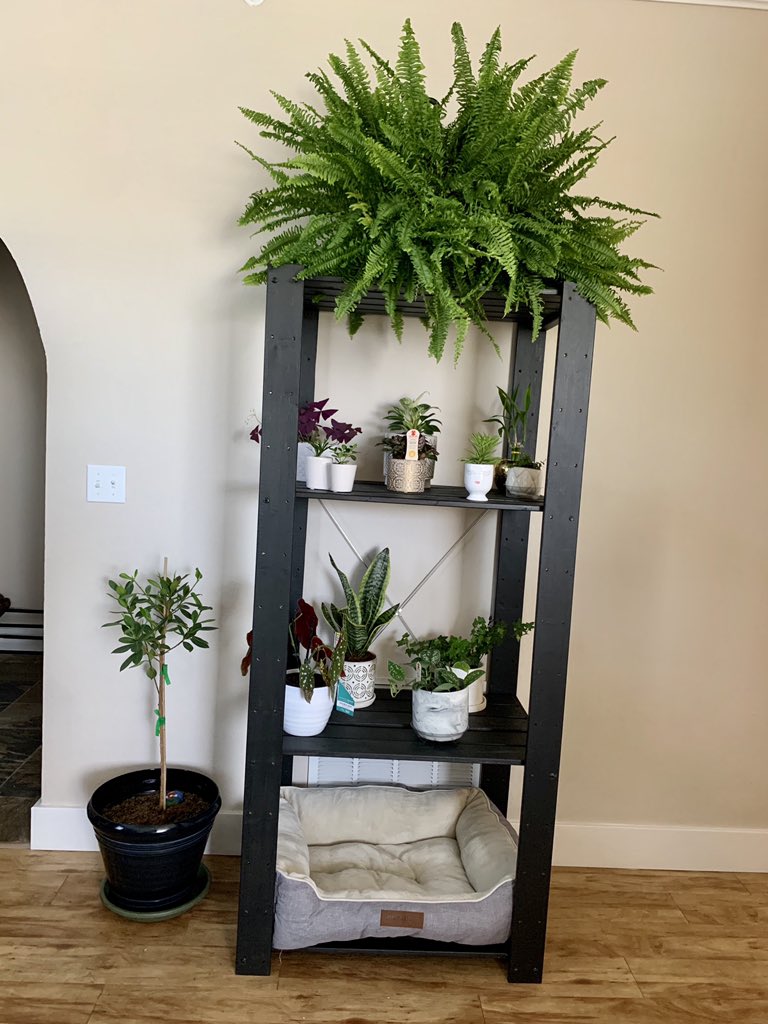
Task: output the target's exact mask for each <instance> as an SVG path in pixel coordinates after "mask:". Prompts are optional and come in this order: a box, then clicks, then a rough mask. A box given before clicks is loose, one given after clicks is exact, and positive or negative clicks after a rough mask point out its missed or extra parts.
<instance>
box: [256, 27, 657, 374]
mask: <svg viewBox="0 0 768 1024" xmlns="http://www.w3.org/2000/svg"><path fill="white" fill-rule="evenodd" d="M452 35H453V45H454V65H453V66H454V80H453V83H452V85H451V88H450V90H449V91H448V93H447V95H446V96H445V97H444V98H443V99H442V100H439V101H438V100H435V99H433V98H432V97H431V96H430V95H429V92H428V91H427V86H426V79H425V68H424V64H423V62H422V59H421V52H420V48H419V44H418V42H417V40H416V37H415V35H414V32H413V29H412V27H411V23H410V21H406V23H405V25H404V27H403V32H402V37H401V43H400V50H399V54H398V57H397V61H396V62H395V64H394V65H392V64H390V63H389V62H388V61H386V60H384V59H383V58H382V57H380V56H379V55H378V54H377V53H376V52H375V51H374V50H373V49H371V47H370V46H369V45H368V44H367V43H365V42H362V41H361V47H362V50H363V51H365V54H367V57H368V63H369V65H370V67H369V66H367V65H366V62H365V61H364V59H363V55H361V52H359V51H358V50H357V49H356V48H355V46H353V45H352V43H350V42H347V43H346V51H345V57H344V58H342V57H339V56H337V55H334V54H331V55H330V57H329V58H328V63H329V65H330V68H331V71H332V72H333V74H334V75H335V78H336V79H337V82H335V83H334V81H332V79H331V76H330V75H329V74H328V73H327V72H325V71H322V70H320V71H317V72H314V73H310V74H308V75H307V78H308V79H309V81H310V82H311V83H312V84H313V86H314V87H315V89H316V91H317V93H318V95H319V98H320V100H321V101H322V107H323V108H324V109H318V107H319V106H320V104H318V107H316V106H312V105H310V104H308V103H295V102H293V101H292V100H289V99H287V98H286V97H284V96H281V95H279V94H278V93H273V95H274V97H275V99H276V100H277V102H278V104H279V105H280V107H281V108H282V110H283V111H284V113H285V115H286V116H285V118H284V119H280V118H276V117H272V116H271V115H269V114H265V113H258V112H256V111H254V110H249V109H246V108H241V109H242V112H243V114H244V115H245V116H246V117H247V118H248V120H249V121H251V122H253V124H255V125H256V126H257V127H258V128H259V129H260V134H261V136H262V137H263V138H266V139H275V140H277V141H279V142H281V143H283V144H284V145H285V146H286V147H287V148H288V149H289V150H290V151H292V155H291V156H289V157H288V158H287V159H285V160H283V161H276V162H272V161H269V160H266V159H264V158H263V157H261V156H259V155H258V154H256V153H254V152H252V151H251V150H249V149H247V150H246V151H247V152H248V153H249V154H250V156H251V157H252V159H253V160H255V161H256V162H257V163H258V164H259V165H260V166H261V167H263V168H265V169H266V170H267V171H268V173H269V174H270V176H271V178H272V182H273V185H272V186H271V187H269V188H264V189H260V190H259V191H257V192H255V193H254V194H253V195H252V196H251V198H250V201H249V203H248V205H247V207H246V209H245V212H244V213H243V215H242V217H241V219H240V222H241V224H243V225H252V226H254V227H255V229H256V232H257V233H266V234H268V235H270V236H271V237H270V238H269V239H268V240H267V241H265V242H264V244H263V245H262V247H261V249H260V251H259V252H258V254H257V255H255V256H253V257H251V258H250V259H249V260H248V261H247V262H246V264H245V265H244V267H243V268H242V270H243V271H245V272H246V276H245V281H246V283H248V284H262V283H264V282H265V281H266V277H267V268H268V267H270V266H280V265H283V264H288V263H298V264H302V265H303V268H304V269H303V272H302V276H303V277H308V278H311V277H325V276H332V277H340V278H341V279H342V280H343V281H344V284H345V287H344V289H343V292H342V294H341V295H340V296H339V298H338V300H337V303H336V315H337V316H338V317H339V318H343V317H347V318H348V320H349V326H350V330H351V331H352V332H353V333H354V331H355V330H356V329H357V328H358V327H359V325H360V323H361V322H362V316H361V315H360V311H359V310H358V305H359V303H360V300H361V298H362V297H363V295H364V294H365V293H366V292H367V291H368V290H369V289H371V288H377V289H380V290H381V291H382V292H383V293H384V297H385V301H386V308H387V312H388V313H389V316H390V319H391V321H392V325H393V328H394V330H395V332H396V333H397V336H398V338H399V337H401V335H402V328H403V321H402V316H401V314H400V313H399V312H398V310H397V307H396V303H397V300H398V298H399V297H400V296H401V295H403V294H404V295H405V297H406V298H407V299H408V300H411V301H412V300H413V299H414V298H416V297H421V298H423V300H424V302H425V306H426V310H427V315H426V327H427V330H428V332H429V352H430V354H431V355H432V356H434V358H435V359H437V360H439V359H440V358H441V356H442V354H443V351H444V348H445V344H446V340H447V337H448V332H449V328H450V327H451V325H453V326H454V327H455V329H456V340H455V346H454V354H455V358H456V359H458V357H459V355H460V353H461V349H462V345H463V342H464V338H465V335H466V331H467V328H468V326H469V324H470V323H474V324H476V325H477V326H479V327H480V328H481V329H483V323H484V314H483V309H482V305H481V301H480V300H481V298H482V296H483V295H484V294H485V293H486V292H488V291H496V292H500V293H501V294H503V295H504V296H505V299H506V311H507V312H510V311H511V310H514V309H517V308H519V307H529V308H530V309H531V311H532V313H533V317H534V337H535V336H536V334H537V333H538V331H539V328H540V325H541V321H542V309H543V307H542V300H541V290H542V288H543V287H544V285H545V282H547V281H550V280H553V279H554V280H560V281H573V282H574V283H575V284H576V286H577V287H578V289H579V291H580V293H581V294H582V295H583V296H584V298H586V299H588V300H589V301H590V302H592V303H594V305H595V308H596V310H597V315H598V317H599V318H600V319H601V320H603V321H608V320H609V319H611V318H614V319H616V320H619V321H621V322H622V323H625V324H628V325H630V326H634V324H633V323H632V317H631V314H630V310H629V308H628V306H627V304H626V302H625V300H624V298H623V297H622V293H626V294H628V295H644V294H648V293H649V292H650V291H651V289H650V288H649V287H648V286H647V285H645V284H643V283H641V281H640V278H639V271H641V270H643V269H645V268H648V267H650V266H651V264H649V263H646V262H645V261H644V260H641V259H637V258H634V257H630V256H627V255H625V254H624V253H622V252H621V251H620V249H619V247H620V245H621V244H622V243H623V242H624V241H625V240H626V239H627V238H628V237H629V236H630V235H632V234H633V233H634V232H635V231H636V230H637V228H638V227H639V226H640V224H641V223H642V220H638V219H637V218H638V217H639V216H643V215H648V216H654V215H653V214H644V211H642V210H636V209H633V208H631V207H628V206H625V205H624V204H623V203H618V202H608V201H605V200H602V199H599V198H597V197H595V196H589V195H582V194H579V192H578V191H577V188H576V187H577V186H578V185H579V183H580V182H581V181H582V180H583V179H584V177H585V176H586V175H587V174H588V172H589V171H590V170H591V169H592V168H593V167H594V165H595V163H596V161H597V159H598V157H599V155H600V153H601V152H602V151H603V150H604V149H605V147H606V146H607V145H608V144H609V142H610V140H607V141H603V140H601V139H600V138H599V137H598V136H597V135H596V134H595V133H596V131H597V129H598V128H599V125H592V126H590V127H586V128H581V129H577V128H575V127H574V126H573V121H574V119H575V118H576V116H577V115H578V114H579V113H580V112H581V111H582V110H583V109H584V107H585V106H586V104H587V103H588V102H589V101H590V100H591V99H593V98H594V97H595V95H596V94H597V93H598V92H599V90H600V89H602V87H603V86H604V85H605V84H606V83H605V82H604V81H603V80H602V79H595V80H592V81H588V82H585V83H584V84H583V85H581V86H578V87H576V88H572V87H571V77H572V72H573V65H574V60H575V56H576V54H575V52H573V53H569V54H568V55H567V56H566V57H564V58H563V60H561V61H560V63H559V64H557V65H556V66H555V67H554V68H552V69H551V70H549V71H546V72H544V74H542V75H540V76H539V77H538V78H535V79H533V80H531V81H527V82H526V83H524V84H522V85H521V84H519V79H520V77H521V75H522V74H523V72H525V71H526V70H527V68H528V65H529V64H530V60H531V58H529V59H524V60H519V61H516V62H515V63H514V64H504V63H502V61H501V34H500V31H499V30H498V29H497V30H496V31H495V32H494V33H493V35H492V36H491V39H490V41H489V42H488V45H487V46H486V48H485V51H484V53H483V55H482V57H481V59H480V62H479V65H478V68H477V71H476V72H475V71H474V70H473V67H472V62H471V60H470V57H469V53H468V50H467V44H466V40H465V37H464V31H463V29H462V27H461V25H459V24H458V23H457V24H454V26H453V29H452ZM243 148H246V147H243ZM614 213H616V214H620V216H618V217H615V216H613V214H614Z"/></svg>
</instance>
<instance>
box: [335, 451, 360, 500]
mask: <svg viewBox="0 0 768 1024" xmlns="http://www.w3.org/2000/svg"><path fill="white" fill-rule="evenodd" d="M356 460H357V445H356V444H335V445H334V446H333V447H332V448H331V490H332V491H336V492H337V493H340V492H342V491H351V490H352V488H353V487H354V484H355V474H356V473H357V461H356Z"/></svg>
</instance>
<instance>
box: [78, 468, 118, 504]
mask: <svg viewBox="0 0 768 1024" xmlns="http://www.w3.org/2000/svg"><path fill="white" fill-rule="evenodd" d="M86 497H87V499H88V501H109V502H112V503H113V504H115V503H121V502H124V501H125V466H89V467H88V486H87V491H86Z"/></svg>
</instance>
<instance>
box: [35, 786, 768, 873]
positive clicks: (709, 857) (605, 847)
mask: <svg viewBox="0 0 768 1024" xmlns="http://www.w3.org/2000/svg"><path fill="white" fill-rule="evenodd" d="M241 827H242V813H241V812H240V811H221V812H220V813H219V814H218V816H217V818H216V821H215V823H214V826H213V831H212V833H211V838H210V841H209V843H208V846H207V848H206V849H207V852H208V853H213V854H225V855H237V854H239V853H240V831H241ZM30 846H31V848H32V849H33V850H96V849H97V846H96V840H95V838H94V835H93V829H92V828H91V824H90V822H89V821H88V818H87V817H86V813H85V808H84V807H44V806H42V805H41V804H40V803H39V802H38V803H36V804H35V806H34V807H33V808H32V836H31V842H30ZM554 863H555V864H556V865H558V866H559V867H582V868H656V869H659V870H667V871H768V829H735V828H733V829H732V828H685V827H681V828H676V827H672V826H665V825H612V824H590V825H583V824H579V823H577V822H568V821H564V822H559V823H558V825H557V828H556V829H555V853H554Z"/></svg>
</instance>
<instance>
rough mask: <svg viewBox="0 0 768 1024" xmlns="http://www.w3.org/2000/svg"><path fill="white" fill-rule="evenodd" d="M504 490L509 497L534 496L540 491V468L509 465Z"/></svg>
mask: <svg viewBox="0 0 768 1024" xmlns="http://www.w3.org/2000/svg"><path fill="white" fill-rule="evenodd" d="M506 491H507V494H508V495H509V496H510V498H535V497H536V496H537V495H538V494H540V493H541V470H540V469H532V468H530V467H529V466H510V467H509V469H508V470H507V480H506Z"/></svg>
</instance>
